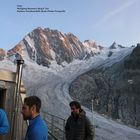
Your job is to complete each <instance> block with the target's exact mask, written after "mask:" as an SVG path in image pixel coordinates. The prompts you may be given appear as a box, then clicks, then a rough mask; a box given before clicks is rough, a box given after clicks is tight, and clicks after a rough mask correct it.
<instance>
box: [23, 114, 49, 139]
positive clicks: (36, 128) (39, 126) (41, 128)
mask: <svg viewBox="0 0 140 140" xmlns="http://www.w3.org/2000/svg"><path fill="white" fill-rule="evenodd" d="M25 140H48V128H47V125H46V123H45V122H44V120H43V119H42V118H41V117H40V115H38V116H37V117H35V118H34V119H32V120H30V121H29V126H28V129H27V132H26V137H25Z"/></svg>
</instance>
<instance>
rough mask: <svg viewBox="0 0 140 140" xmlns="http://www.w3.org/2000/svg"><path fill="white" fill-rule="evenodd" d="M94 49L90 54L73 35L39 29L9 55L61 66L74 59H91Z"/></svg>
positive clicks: (47, 64)
mask: <svg viewBox="0 0 140 140" xmlns="http://www.w3.org/2000/svg"><path fill="white" fill-rule="evenodd" d="M92 48H93V47H92V46H90V52H89V49H88V48H87V47H86V46H85V45H84V44H82V43H81V42H80V41H79V40H78V38H77V37H76V36H74V35H73V34H71V33H68V34H64V33H62V32H59V31H57V30H51V29H49V28H46V29H42V28H37V29H35V30H33V31H32V32H31V33H29V34H28V35H27V36H25V38H24V39H23V40H22V41H20V42H19V43H18V44H17V45H16V46H15V47H14V48H13V49H11V50H9V51H8V55H9V56H11V55H14V54H15V53H19V54H21V55H22V56H23V57H26V58H28V59H30V60H33V61H35V62H37V63H38V64H42V65H44V66H49V65H50V64H51V61H56V62H57V63H58V64H61V63H62V62H64V61H66V62H68V63H70V62H71V61H72V60H73V59H85V58H87V57H90V56H92V55H93V54H94V51H93V50H92ZM91 51H92V52H93V54H91Z"/></svg>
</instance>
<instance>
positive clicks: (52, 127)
mask: <svg viewBox="0 0 140 140" xmlns="http://www.w3.org/2000/svg"><path fill="white" fill-rule="evenodd" d="M51 124H52V125H51V132H52V134H53V135H54V117H53V116H52V123H51Z"/></svg>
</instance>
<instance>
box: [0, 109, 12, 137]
mask: <svg viewBox="0 0 140 140" xmlns="http://www.w3.org/2000/svg"><path fill="white" fill-rule="evenodd" d="M9 129H10V126H9V121H8V119H7V115H6V113H5V111H4V110H3V109H1V108H0V135H5V134H7V133H8V132H9Z"/></svg>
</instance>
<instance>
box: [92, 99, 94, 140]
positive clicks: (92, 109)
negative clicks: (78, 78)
mask: <svg viewBox="0 0 140 140" xmlns="http://www.w3.org/2000/svg"><path fill="white" fill-rule="evenodd" d="M93 103H94V102H93V99H92V100H91V108H92V125H93V140H95V124H94V111H93V110H94V108H93V106H94V104H93Z"/></svg>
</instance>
